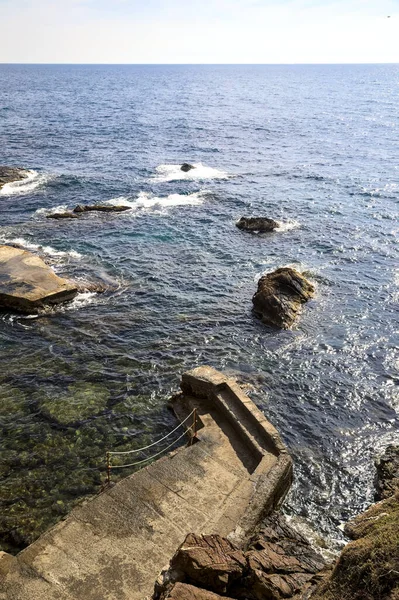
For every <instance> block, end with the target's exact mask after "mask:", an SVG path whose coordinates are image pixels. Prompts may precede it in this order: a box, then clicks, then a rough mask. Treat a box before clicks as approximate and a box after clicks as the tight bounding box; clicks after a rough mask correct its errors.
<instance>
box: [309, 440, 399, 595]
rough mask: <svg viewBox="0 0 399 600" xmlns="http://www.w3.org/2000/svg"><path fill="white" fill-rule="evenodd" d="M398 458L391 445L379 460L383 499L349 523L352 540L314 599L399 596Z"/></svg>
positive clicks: (347, 529) (379, 487) (398, 449)
mask: <svg viewBox="0 0 399 600" xmlns="http://www.w3.org/2000/svg"><path fill="white" fill-rule="evenodd" d="M398 457H399V447H395V446H388V448H387V449H386V451H385V454H384V455H383V456H382V457H381V458H380V459H379V460H378V461H377V462H376V467H377V497H379V498H384V499H383V500H381V501H380V502H377V503H376V504H373V505H372V506H371V507H370V508H369V509H368V510H366V512H364V513H362V514H360V515H358V516H357V517H355V518H354V519H353V520H352V521H350V522H349V523H347V525H346V526H345V533H346V535H347V536H348V537H349V538H350V539H352V540H353V541H352V542H350V543H349V544H348V545H347V546H345V548H344V549H343V551H342V553H341V555H340V557H339V559H338V561H337V563H336V565H335V567H334V570H333V572H332V574H331V576H330V577H328V578H327V579H326V580H325V581H324V582H323V583H322V584H321V585H320V586H319V588H318V589H317V591H316V593H315V595H314V596H312V600H313V598H314V600H398V599H399V488H398V483H399V479H398ZM390 492H393V493H392V494H391V495H389V494H390Z"/></svg>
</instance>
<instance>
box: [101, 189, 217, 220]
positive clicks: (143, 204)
mask: <svg viewBox="0 0 399 600" xmlns="http://www.w3.org/2000/svg"><path fill="white" fill-rule="evenodd" d="M206 193H207V192H206V191H204V190H203V191H200V192H195V193H193V194H170V195H169V196H163V197H162V196H161V197H159V196H153V195H152V194H150V193H148V192H140V193H139V195H138V197H137V198H136V199H135V200H132V199H130V198H128V197H125V196H119V197H118V198H113V199H112V200H108V201H107V204H112V205H113V206H130V208H132V210H135V211H137V210H148V209H157V208H158V209H160V210H161V209H163V208H169V207H173V206H189V205H191V206H198V205H200V204H202V203H203V201H204V196H205V194H206ZM121 214H125V213H121Z"/></svg>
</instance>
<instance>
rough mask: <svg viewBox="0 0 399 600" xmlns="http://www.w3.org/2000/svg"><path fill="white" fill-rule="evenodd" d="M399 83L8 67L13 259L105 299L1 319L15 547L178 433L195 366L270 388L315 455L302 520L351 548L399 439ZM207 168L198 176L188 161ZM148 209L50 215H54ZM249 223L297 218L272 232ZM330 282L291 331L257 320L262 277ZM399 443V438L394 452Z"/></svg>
mask: <svg viewBox="0 0 399 600" xmlns="http://www.w3.org/2000/svg"><path fill="white" fill-rule="evenodd" d="M398 76H399V68H398V67H397V66H393V65H392V66H296V67H290V66H281V67H277V66H276V67H272V66H270V67H267V66H265V67H262V66H257V67H249V66H239V67H233V66H225V67H222V66H220V67H212V66H207V67H200V66H197V67H190V66H184V67H183V66H181V67H179V66H175V67H167V66H163V67H158V66H142V67H140V66H132V67H130V66H121V67H116V66H109V67H108V66H104V67H102V66H91V67H85V66H74V67H71V66H29V67H27V66H5V65H2V66H0V80H1V85H0V164H10V165H22V166H25V167H27V168H29V169H31V170H32V173H31V174H30V178H29V180H28V181H26V182H23V183H22V184H21V183H18V184H15V185H14V184H13V185H11V186H6V187H5V188H4V189H3V190H2V192H0V207H1V213H0V215H1V216H0V218H1V222H0V224H1V228H0V237H1V241H3V242H11V241H13V242H14V243H20V244H23V245H25V246H26V247H27V248H28V249H32V250H36V251H39V252H40V253H41V254H42V255H43V256H44V257H45V258H46V259H47V260H48V261H49V262H50V264H52V265H53V266H54V268H55V270H56V271H57V272H58V273H59V274H62V275H67V276H70V277H73V278H75V279H77V280H79V281H82V282H84V281H99V280H100V281H104V282H106V283H109V284H110V286H111V289H110V291H109V292H106V293H105V294H102V295H97V294H94V293H86V294H81V295H79V296H78V297H77V298H76V299H75V300H74V301H73V302H72V303H71V304H69V305H66V306H64V307H62V308H59V309H58V310H56V311H55V312H53V313H49V314H47V315H45V316H41V317H40V318H33V319H27V318H21V317H16V316H15V315H12V314H10V313H6V312H3V313H1V316H0V352H1V366H2V368H1V374H0V381H1V388H0V389H1V392H0V415H1V416H0V426H1V433H2V435H1V442H0V443H1V453H2V454H1V455H2V461H1V466H0V477H1V503H2V509H1V517H0V532H1V538H2V547H3V548H4V549H9V550H10V549H11V550H13V551H15V550H17V549H18V548H20V547H22V546H23V545H24V544H26V543H27V542H29V541H31V540H32V539H34V537H35V536H36V535H37V534H38V533H40V532H41V531H43V530H44V529H45V528H46V527H48V526H49V525H50V524H51V523H53V522H54V521H55V520H56V519H57V518H59V516H60V515H63V514H65V512H66V511H67V510H68V509H70V508H71V506H72V505H73V503H74V502H76V501H77V500H78V499H79V498H81V497H83V496H85V495H87V494H90V493H93V492H94V491H96V490H97V489H98V486H99V484H100V480H101V478H102V477H103V472H102V473H101V475H100V473H99V467H100V466H101V468H103V466H104V452H105V449H106V448H111V447H112V448H113V449H116V448H120V449H127V448H129V449H130V448H132V447H139V446H142V445H144V444H145V443H147V442H148V441H151V440H153V439H155V438H157V437H161V436H162V435H164V434H165V433H166V432H167V431H168V430H169V429H171V428H172V427H173V425H174V419H173V417H172V416H171V415H170V414H169V413H168V411H167V408H166V400H167V398H168V397H169V396H170V394H171V392H172V390H175V389H176V387H177V385H178V381H179V376H180V374H181V372H183V371H184V370H186V369H189V368H191V367H194V366H196V365H198V364H212V365H213V366H215V367H216V368H219V369H223V370H225V371H229V372H231V373H232V374H233V375H235V376H239V377H240V378H241V380H243V381H245V382H246V383H249V384H251V386H250V389H251V390H252V391H251V396H252V398H253V399H254V401H255V402H256V403H257V404H258V405H259V406H260V407H261V408H262V409H263V410H264V411H265V413H266V415H267V416H268V417H269V418H270V420H271V421H272V422H273V423H274V424H275V425H276V426H277V427H278V429H279V430H280V432H281V434H282V436H283V438H284V440H285V442H286V443H287V444H288V446H289V448H290V450H291V452H292V455H293V457H294V459H295V466H296V480H295V484H294V487H293V490H292V492H291V494H290V496H289V500H288V502H287V505H286V510H287V512H289V513H290V514H292V515H298V516H299V517H300V518H305V519H307V520H308V522H309V523H310V524H311V525H313V527H315V528H316V530H317V531H319V532H320V533H322V534H323V535H326V536H327V537H329V538H330V540H337V539H339V537H340V535H341V534H340V530H339V528H338V526H339V524H340V523H341V522H342V521H343V520H345V519H346V518H347V517H348V516H350V515H353V514H354V513H356V512H358V511H359V510H360V509H362V508H363V507H364V506H365V505H366V504H367V503H368V502H370V501H371V499H372V489H371V486H372V477H373V470H372V466H371V465H372V457H373V456H374V455H375V454H376V453H377V452H378V451H379V450H381V449H383V448H384V447H385V446H386V445H387V444H388V443H389V442H392V441H395V438H396V436H397V426H398V416H397V410H398V406H399V399H398V396H397V395H396V394H395V389H396V388H395V384H397V381H398V379H397V377H398V375H397V373H398V371H397V370H398V366H399V365H398V360H399V359H398V355H397V354H396V346H395V344H396V343H397V338H396V337H395V336H396V334H397V322H398V321H397V312H396V310H397V304H395V303H396V302H397V299H398V283H399V275H398V271H397V270H396V271H395V269H397V266H398V251H397V246H396V245H395V244H396V239H397V237H396V234H397V220H396V218H397V203H398V181H399V177H398V176H399V172H398V164H399V163H398V128H397V115H398V108H399V107H398ZM184 161H189V162H193V163H195V164H196V165H197V169H196V170H195V171H193V172H188V173H182V172H181V171H179V169H178V167H177V166H176V165H178V164H179V163H181V162H184ZM107 201H112V202H113V203H120V204H129V205H130V206H131V207H132V209H133V210H132V211H129V212H126V213H121V214H115V215H112V214H108V215H104V214H87V215H84V216H83V217H81V218H80V219H79V220H73V221H72V220H70V221H49V220H46V218H45V215H46V214H47V213H49V212H51V211H54V210H55V208H56V207H64V208H65V207H73V206H74V205H75V204H77V203H95V202H107ZM243 214H245V215H248V214H254V215H257V214H264V215H266V216H269V217H272V218H275V219H277V220H279V221H280V222H281V227H280V230H279V231H276V232H275V233H273V234H270V235H250V234H247V233H245V232H241V231H239V230H238V229H236V228H235V227H234V222H235V221H236V220H237V219H238V218H239V217H240V216H242V215H243ZM283 265H293V266H295V267H297V268H299V269H300V270H302V271H305V272H306V273H307V275H308V276H309V277H310V278H311V279H312V280H313V281H314V282H315V283H316V285H317V296H316V298H315V300H313V301H312V302H311V303H309V304H308V305H307V306H306V307H305V310H304V312H303V316H302V317H301V319H300V320H299V322H298V325H297V327H296V328H295V329H294V330H293V331H277V330H274V329H271V328H268V327H266V326H265V325H263V324H262V323H260V322H259V321H258V320H256V319H255V318H254V316H253V315H252V313H251V305H252V304H251V297H252V294H253V292H254V290H255V286H256V279H257V277H258V276H259V275H260V274H261V273H263V272H264V271H268V270H271V269H274V268H276V267H279V266H283ZM396 440H397V438H396Z"/></svg>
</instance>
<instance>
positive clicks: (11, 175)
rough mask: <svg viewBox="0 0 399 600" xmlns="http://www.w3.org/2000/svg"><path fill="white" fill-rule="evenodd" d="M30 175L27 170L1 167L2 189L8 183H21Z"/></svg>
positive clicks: (0, 179) (0, 183) (0, 180)
mask: <svg viewBox="0 0 399 600" xmlns="http://www.w3.org/2000/svg"><path fill="white" fill-rule="evenodd" d="M27 175H28V171H27V170H26V169H20V168H18V167H3V166H0V189H1V188H2V187H3V185H5V184H6V183H12V182H13V181H20V180H21V179H25V177H26V176H27Z"/></svg>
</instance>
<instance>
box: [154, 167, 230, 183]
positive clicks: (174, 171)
mask: <svg viewBox="0 0 399 600" xmlns="http://www.w3.org/2000/svg"><path fill="white" fill-rule="evenodd" d="M193 167H195V168H194V169H190V171H187V172H185V171H182V170H181V164H180V165H159V167H157V168H156V172H157V174H156V175H154V176H153V178H152V179H155V180H156V181H158V182H166V181H177V180H181V179H186V180H189V181H195V180H199V179H227V178H228V177H229V175H228V174H227V173H225V172H224V171H220V170H219V169H214V168H213V167H206V166H205V165H203V164H202V163H194V164H193Z"/></svg>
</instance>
